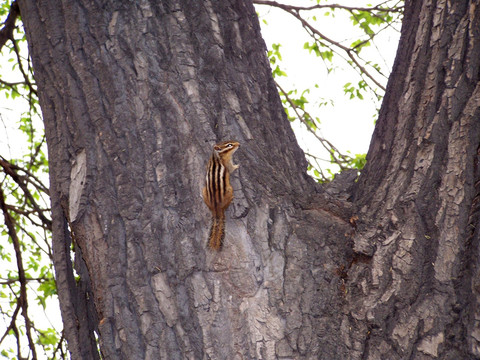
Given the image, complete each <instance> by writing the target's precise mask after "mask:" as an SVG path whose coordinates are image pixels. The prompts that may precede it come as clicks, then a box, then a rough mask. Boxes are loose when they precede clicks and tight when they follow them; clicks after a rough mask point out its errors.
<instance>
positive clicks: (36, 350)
mask: <svg viewBox="0 0 480 360" xmlns="http://www.w3.org/2000/svg"><path fill="white" fill-rule="evenodd" d="M0 19H1V21H2V28H1V29H0V49H1V53H0V58H1V60H0V97H1V98H3V100H2V106H1V107H0V127H2V128H3V129H2V130H0V133H3V134H4V136H2V139H1V141H2V144H1V145H2V147H1V151H0V221H1V223H0V355H1V356H2V357H3V358H8V359H38V358H48V359H65V358H66V356H67V355H66V343H65V341H64V339H63V335H62V329H55V327H54V326H53V324H52V323H50V322H49V315H51V314H52V312H53V313H56V314H57V318H58V313H59V309H58V302H57V301H56V286H55V280H54V275H53V266H52V248H51V219H50V209H49V204H50V199H49V194H48V185H47V184H48V161H47V157H46V155H45V153H46V144H45V136H44V134H43V128H42V123H41V115H40V108H39V105H38V98H37V90H36V86H35V82H34V80H33V75H32V66H31V62H30V58H29V55H28V51H27V46H26V39H25V34H24V32H23V29H22V27H21V26H20V21H19V10H18V6H17V4H16V2H3V3H1V4H0ZM7 78H8V80H6V79H7ZM12 78H13V79H14V80H12ZM9 100H15V102H14V103H13V102H12V101H9ZM5 103H13V104H16V105H15V106H16V109H22V110H21V111H18V110H16V111H11V112H12V113H15V114H16V116H17V120H16V128H17V129H18V131H14V132H13V136H12V135H11V133H12V131H10V130H9V129H10V128H12V127H13V126H14V124H9V123H6V121H7V120H6V119H5V117H4V116H3V114H4V113H5V112H6V111H7V110H9V109H7V107H6V105H5ZM17 106H18V107H17ZM10 121H11V119H10ZM7 136H8V137H7ZM10 136H11V137H10ZM19 144H21V145H22V146H19ZM13 147H15V148H14V149H13ZM11 153H14V155H13V156H14V157H13V158H11V157H10V156H12V155H11ZM57 327H58V325H57Z"/></svg>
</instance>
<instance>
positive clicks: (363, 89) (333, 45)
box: [254, 0, 403, 182]
mask: <svg viewBox="0 0 480 360" xmlns="http://www.w3.org/2000/svg"><path fill="white" fill-rule="evenodd" d="M284 2H286V1H284ZM254 3H255V4H256V5H263V6H268V7H273V8H277V9H281V10H282V11H284V12H286V13H287V14H289V15H290V16H291V17H292V18H293V19H295V20H297V21H298V22H299V23H300V24H301V26H302V28H303V29H304V30H305V32H306V33H307V34H308V37H309V38H310V39H311V40H310V41H307V42H305V43H304V46H303V48H304V49H305V50H306V52H308V53H309V54H312V55H315V56H316V57H317V58H318V60H320V62H321V63H322V64H323V65H324V66H325V67H326V69H327V71H328V73H331V72H332V71H333V70H334V68H336V67H339V66H342V65H343V66H346V67H349V68H353V69H354V70H355V72H356V73H357V79H352V81H350V82H347V83H346V84H344V85H343V90H344V93H345V94H346V95H347V97H348V98H350V99H354V98H357V99H360V100H363V99H364V97H365V96H366V95H369V96H370V97H371V98H373V99H375V100H376V101H377V102H378V103H380V100H381V99H382V98H383V94H384V92H385V85H384V84H386V81H387V79H388V75H389V69H383V68H382V67H381V66H380V65H379V64H378V63H377V62H374V61H373V60H372V59H369V58H364V57H363V54H364V53H362V50H363V49H365V48H367V47H370V46H373V47H375V48H376V49H377V53H378V55H379V56H378V57H380V58H381V51H380V49H378V48H377V47H376V44H375V38H376V37H377V36H378V35H379V34H380V33H382V32H383V31H385V30H387V29H394V30H396V31H399V29H400V25H401V19H402V14H403V1H400V0H387V1H381V2H379V3H378V4H377V5H370V6H368V7H355V6H344V5H341V4H332V3H329V2H328V1H320V0H313V1H311V2H309V3H310V5H309V6H301V5H297V4H299V3H300V1H295V2H292V1H290V3H294V4H295V5H289V4H286V3H280V2H277V1H270V0H254ZM303 3H305V2H303ZM339 12H344V13H345V12H346V13H347V14H348V16H349V18H350V21H351V24H352V26H353V27H355V28H356V29H357V30H358V31H357V34H358V37H357V38H355V39H333V38H332V37H329V36H327V35H325V33H324V31H323V30H322V28H321V26H322V22H321V19H322V18H324V17H335V16H336V15H338V13H339ZM263 21H264V22H265V23H267V20H266V19H263ZM341 36H342V34H338V37H341ZM279 41H282V40H279ZM280 47H281V44H280V43H275V44H272V45H271V49H270V50H269V52H268V56H269V59H270V63H271V66H272V74H273V77H274V79H275V82H276V84H277V88H278V90H279V93H280V96H281V98H282V102H283V105H284V108H285V112H286V113H287V116H288V119H289V120H290V121H292V122H294V121H298V122H300V123H301V124H302V125H303V126H304V128H305V129H306V130H308V131H309V132H310V133H312V134H313V136H314V137H315V138H316V140H318V144H319V146H321V147H323V148H324V149H325V150H326V152H327V154H329V159H320V158H319V157H318V156H316V155H314V154H310V153H306V154H305V155H306V157H307V160H308V163H309V168H308V170H309V171H310V174H312V175H313V176H314V177H315V178H316V179H317V181H320V182H325V181H329V180H331V179H332V178H333V176H334V174H333V173H332V171H331V170H329V169H328V168H326V167H325V166H322V165H321V163H320V162H321V161H323V162H324V163H325V162H329V163H330V164H335V165H336V167H337V168H338V169H339V170H340V171H343V170H346V169H352V168H353V169H358V170H361V169H362V168H363V166H364V165H365V157H366V154H355V155H352V154H350V153H348V152H347V153H346V154H345V153H342V152H341V151H340V150H339V149H338V148H337V147H335V146H334V144H333V143H332V141H330V140H328V139H325V138H324V137H323V136H321V135H320V133H319V131H318V130H319V126H320V119H319V117H318V116H315V115H313V112H315V113H318V112H320V110H319V109H313V111H311V110H310V111H309V110H308V109H307V106H308V104H309V103H310V101H309V93H310V89H305V90H303V91H300V90H298V89H284V88H283V87H282V86H281V84H280V83H281V80H280V79H279V78H281V77H287V76H288V75H287V73H286V72H285V71H284V70H283V69H282V68H281V67H280V64H279V63H280V62H281V60H282V55H281V53H280ZM313 86H314V87H318V85H316V84H315V85H313ZM328 103H329V101H328V100H326V101H321V102H319V103H318V106H319V107H321V106H325V105H327V104H328Z"/></svg>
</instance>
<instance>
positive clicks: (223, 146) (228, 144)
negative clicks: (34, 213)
mask: <svg viewBox="0 0 480 360" xmlns="http://www.w3.org/2000/svg"><path fill="white" fill-rule="evenodd" d="M239 146H240V143H239V142H238V141H235V140H228V141H224V142H221V143H218V144H216V145H215V146H214V147H213V150H214V151H215V152H216V153H217V154H218V155H220V156H222V155H225V154H230V155H232V154H233V153H234V152H235V151H236V150H237V149H238V147H239Z"/></svg>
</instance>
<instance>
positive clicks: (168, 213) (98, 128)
mask: <svg viewBox="0 0 480 360" xmlns="http://www.w3.org/2000/svg"><path fill="white" fill-rule="evenodd" d="M19 4H20V9H21V14H22V19H23V21H24V23H25V27H26V31H27V38H28V42H29V46H30V49H31V53H32V57H33V63H34V67H35V77H36V81H37V84H38V88H39V93H40V102H41V106H42V111H43V115H44V121H45V128H46V135H47V143H48V148H49V159H50V181H51V197H52V211H53V224H54V225H53V229H54V230H53V242H54V249H55V259H54V261H55V268H56V277H57V286H58V293H59V298H60V303H61V310H62V316H63V319H64V324H65V332H66V336H67V339H68V343H69V350H70V351H71V353H72V357H73V358H74V359H95V358H99V355H98V350H97V347H96V341H95V336H97V337H98V340H99V345H100V351H101V354H102V357H103V358H104V359H184V358H190V359H275V358H286V359H287V358H288V359H307V358H308V359H317V358H321V359H380V358H385V359H405V358H415V359H423V358H426V359H428V358H435V357H439V358H448V359H456V358H476V357H479V356H480V343H479V341H480V329H479V326H478V324H479V321H478V320H480V313H479V310H478V308H479V307H478V306H477V302H478V301H479V292H480V285H479V284H480V282H479V280H478V279H479V275H478V274H477V273H478V269H477V267H478V251H479V249H478V231H477V230H476V227H477V223H478V217H479V212H478V211H477V210H478V208H477V204H478V199H479V191H480V189H479V188H478V187H479V182H478V181H479V180H480V174H479V173H478V171H479V170H478V169H477V163H478V153H477V151H478V148H479V144H480V126H479V115H480V111H479V104H480V89H479V83H478V80H479V79H478V76H479V62H480V51H479V50H480V33H479V29H480V7H479V6H478V5H476V1H475V0H472V1H470V2H467V1H465V2H448V3H447V2H446V1H433V0H432V1H423V2H418V1H415V2H412V1H407V4H406V9H405V22H404V27H403V30H402V38H401V44H400V48H399V52H398V55H397V60H396V63H395V67H394V71H393V74H392V76H391V79H390V82H389V86H388V89H387V95H386V97H385V101H384V104H383V107H382V110H381V114H380V118H379V121H378V124H377V127H376V130H375V134H374V137H373V139H372V144H371V149H370V151H369V154H368V162H367V167H366V169H365V171H364V172H363V174H362V176H361V177H360V180H359V181H358V182H357V183H356V184H355V185H354V183H353V179H352V176H351V174H345V175H344V176H341V177H339V179H338V180H337V181H335V182H334V183H333V184H331V185H330V186H328V187H320V186H317V185H316V184H314V183H313V181H312V180H311V179H310V178H309V177H308V176H307V175H306V173H305V167H306V166H305V164H306V163H305V160H304V157H303V154H302V152H301V150H300V149H299V148H298V145H297V143H296V141H295V137H294V135H293V133H292V131H291V129H290V126H289V124H288V121H287V119H286V117H285V114H284V112H283V110H282V106H281V103H280V100H279V97H278V94H277V91H276V89H275V86H274V84H273V81H272V79H271V74H270V68H269V64H268V61H267V59H266V56H265V45H264V43H263V40H262V39H261V36H260V32H259V26H258V20H257V18H256V15H255V11H254V8H253V6H252V4H251V3H250V1H242V0H230V1H226V0H224V1H198V0H191V1H162V2H153V1H152V2H150V1H146V0H139V1H110V2H104V3H99V2H92V1H84V0H75V1H74V0H69V1H63V2H62V3H60V2H58V1H35V0H20V3H19ZM228 138H234V139H236V140H238V141H240V143H241V144H242V146H241V148H240V150H239V151H237V153H236V154H235V158H236V162H238V163H239V164H240V166H241V167H240V169H239V170H238V171H237V172H235V173H234V175H233V178H232V182H233V187H234V193H235V199H234V202H233V204H232V206H231V207H230V208H229V209H228V211H227V224H226V227H227V228H226V238H225V245H224V248H223V250H222V251H220V252H212V251H209V250H208V249H207V247H206V239H207V235H208V230H209V225H210V224H209V222H210V214H209V211H208V209H207V207H206V206H205V204H204V203H203V200H202V198H201V196H200V194H201V189H202V187H203V185H204V175H205V165H206V162H207V160H208V157H209V155H210V152H211V148H212V145H213V144H214V143H215V142H217V141H220V140H225V139H228ZM347 199H349V200H347ZM356 218H358V220H356V221H355V219H356ZM71 243H73V249H74V253H75V260H74V261H72V260H71V258H70V248H71ZM72 263H74V264H75V265H74V266H73V265H72ZM73 267H75V270H74V269H73ZM77 275H78V278H77V279H76V278H75V276H77Z"/></svg>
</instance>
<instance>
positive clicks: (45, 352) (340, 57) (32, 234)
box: [0, 0, 403, 359]
mask: <svg viewBox="0 0 480 360" xmlns="http://www.w3.org/2000/svg"><path fill="white" fill-rule="evenodd" d="M254 2H255V3H256V4H258V5H265V6H271V7H276V8H279V9H282V10H283V11H285V12H287V13H288V14H290V15H291V16H292V17H293V18H294V19H296V20H297V21H299V22H300V24H301V26H302V27H303V28H304V30H305V31H306V32H307V33H308V34H309V36H310V37H311V41H308V42H306V43H305V44H304V49H305V50H306V52H307V53H310V54H314V55H315V56H316V57H317V58H318V59H319V60H320V61H322V62H323V64H324V65H325V66H326V67H327V69H328V71H329V72H330V71H331V70H332V69H333V68H334V67H336V66H338V63H339V62H340V61H343V62H344V63H345V64H346V65H348V66H351V67H353V68H354V69H355V71H356V72H357V73H358V79H356V80H352V81H351V82H349V83H347V84H345V85H344V91H345V94H347V96H348V97H350V98H358V99H363V98H364V97H365V95H366V94H370V95H371V96H373V97H375V98H376V99H377V100H378V99H380V98H381V97H382V96H383V92H384V90H385V89H384V86H383V85H382V84H384V83H385V82H386V78H387V76H388V75H387V74H386V71H385V70H383V69H381V67H380V66H379V65H378V64H376V63H373V62H372V61H370V60H367V59H363V58H362V56H361V55H362V49H364V48H365V47H367V46H371V45H374V39H375V36H377V35H378V34H379V33H380V32H382V31H383V30H385V29H386V28H388V27H391V26H396V25H398V24H399V22H400V18H401V14H402V10H403V8H402V4H403V3H402V2H400V1H385V2H383V3H381V4H380V5H375V6H372V7H368V8H360V7H347V6H341V5H332V4H327V3H326V4H323V3H322V4H320V1H319V0H317V1H312V4H313V5H310V6H306V7H301V6H292V5H285V4H280V3H278V2H274V1H262V0H256V1H254ZM339 11H346V12H348V13H349V14H350V19H351V21H352V25H353V26H355V27H357V28H358V29H359V30H360V35H359V37H358V39H355V40H354V41H349V42H348V43H346V42H345V40H336V39H331V38H329V37H327V36H325V35H324V34H323V33H322V31H321V30H320V27H319V26H318V25H319V24H320V22H319V21H317V19H318V18H319V17H320V16H335V13H336V12H339ZM0 21H1V25H0V51H1V52H0V98H6V99H8V100H11V99H15V100H16V103H15V104H19V105H18V108H22V109H24V110H22V111H21V112H18V117H17V119H16V124H15V125H14V124H12V123H11V122H12V119H9V120H8V122H10V123H7V120H6V118H5V117H4V115H3V114H4V113H5V111H6V110H7V109H6V108H5V106H4V105H0V134H2V133H4V134H7V128H11V127H12V126H15V127H16V128H17V129H18V131H17V132H16V133H15V134H16V135H15V139H13V138H9V139H7V138H6V135H5V136H1V137H0V140H1V143H0V145H2V146H3V145H6V144H7V143H8V144H11V145H12V148H13V145H18V144H21V145H22V146H21V147H20V149H21V150H19V149H18V148H17V147H16V148H15V149H13V150H8V149H9V147H5V146H3V147H0V355H1V356H2V357H4V358H10V359H17V358H18V359H38V358H48V359H65V358H67V350H66V343H65V340H64V338H63V331H62V330H61V329H59V328H56V326H57V327H58V326H59V325H58V324H57V325H55V326H54V325H53V324H52V323H50V322H49V320H48V315H47V314H51V313H54V312H56V313H57V317H58V301H57V297H56V286H55V280H54V276H53V266H52V248H51V219H50V211H49V203H50V201H49V198H48V196H49V195H48V185H47V184H48V176H47V173H48V162H47V158H46V155H45V153H46V144H45V136H44V133H43V124H42V122H41V114H40V109H39V106H38V98H37V90H36V85H35V82H34V79H33V76H32V67H31V61H30V58H29V55H28V51H27V46H26V41H25V34H24V32H23V29H22V27H21V24H20V14H19V10H18V6H17V4H16V2H15V1H13V2H12V1H11V0H6V1H3V2H1V3H0ZM280 48H281V44H280V43H278V44H273V45H272V49H271V50H270V51H269V53H268V55H269V58H270V62H271V64H272V69H273V70H272V72H273V76H274V78H275V81H276V83H277V87H278V89H279V93H280V96H281V98H282V101H283V104H284V107H285V111H286V113H287V116H288V118H289V120H290V121H292V122H293V121H298V122H300V123H301V124H303V125H304V127H305V128H306V129H307V130H308V131H309V132H311V133H312V134H313V135H314V136H315V137H316V139H317V140H318V145H319V146H321V147H323V148H324V149H325V150H326V151H327V153H328V154H329V157H330V158H329V159H327V162H329V163H333V164H336V165H337V166H338V167H339V168H340V170H345V169H350V168H355V169H361V168H363V166H364V164H365V154H356V155H351V154H349V153H347V154H343V153H341V152H340V151H339V150H338V149H337V148H336V147H335V146H334V145H333V143H332V142H331V141H329V140H327V139H325V138H323V137H322V136H320V135H319V131H318V130H319V126H320V120H319V118H318V116H315V115H312V112H311V111H310V108H309V107H308V106H309V103H310V101H309V96H311V95H310V89H305V90H302V91H301V90H298V89H283V88H282V87H281V85H280V81H279V79H280V78H282V77H285V76H287V74H286V73H285V71H284V70H282V69H281V67H280V65H279V63H280V62H281V60H282V55H281V52H280ZM12 73H14V74H16V76H17V78H15V79H14V80H12V79H11V78H9V77H8V76H6V75H7V74H8V75H10V74H12ZM315 86H316V85H315ZM2 103H3V100H2ZM328 103H329V102H328V101H323V102H320V104H319V105H320V106H324V105H327V104H328ZM15 106H16V107H17V105H15ZM2 128H3V129H2ZM16 136H20V137H21V139H20V138H17V137H16ZM9 146H10V145H9ZM6 149H7V150H6ZM10 154H14V155H10ZM306 156H307V159H308V162H309V170H310V173H311V174H312V175H313V176H314V177H315V178H316V179H317V180H318V181H328V180H329V179H331V178H332V177H333V174H332V173H331V172H330V170H327V171H325V170H324V167H323V166H322V165H321V164H320V162H319V161H323V159H319V158H318V157H317V156H315V155H313V154H308V153H307V154H306ZM3 324H4V325H5V329H2V325H3Z"/></svg>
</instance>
